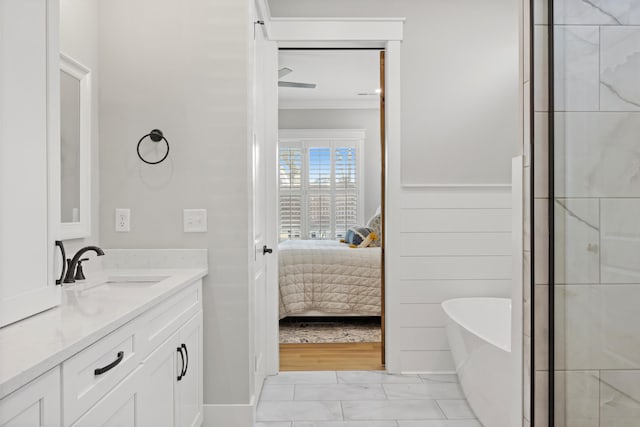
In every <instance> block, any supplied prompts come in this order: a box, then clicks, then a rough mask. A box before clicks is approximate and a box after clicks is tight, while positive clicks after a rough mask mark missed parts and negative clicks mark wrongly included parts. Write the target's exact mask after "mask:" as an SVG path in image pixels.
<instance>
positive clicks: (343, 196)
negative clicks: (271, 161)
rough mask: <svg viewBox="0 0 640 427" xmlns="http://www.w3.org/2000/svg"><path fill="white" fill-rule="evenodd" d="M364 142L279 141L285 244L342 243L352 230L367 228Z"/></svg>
mask: <svg viewBox="0 0 640 427" xmlns="http://www.w3.org/2000/svg"><path fill="white" fill-rule="evenodd" d="M362 139H364V138H362ZM361 142H362V140H361V139H355V138H354V139H338V138H335V139H325V138H315V139H314V138H310V139H309V140H306V139H303V138H300V139H288V140H285V141H283V140H281V141H280V143H279V154H278V155H279V163H280V168H279V171H280V172H279V173H280V176H279V189H280V191H279V194H280V195H279V197H280V200H279V204H280V206H279V209H280V212H279V220H280V241H282V240H288V239H320V240H322V239H338V240H339V239H344V238H345V236H346V233H347V230H348V229H349V228H350V227H354V226H357V225H362V224H361V222H362V212H361V205H362V200H361V189H362V184H363V183H362V182H361V178H360V177H361V172H362V171H360V170H359V168H360V165H362V164H363V163H362V161H363V159H362V158H360V155H361V154H360V153H361V150H360V148H359V147H360V144H361Z"/></svg>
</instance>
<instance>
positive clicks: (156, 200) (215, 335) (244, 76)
mask: <svg viewBox="0 0 640 427" xmlns="http://www.w3.org/2000/svg"><path fill="white" fill-rule="evenodd" d="M99 17H100V51H99V53H100V66H101V85H100V86H101V90H100V166H101V167H100V171H101V185H100V193H101V206H100V212H101V219H102V220H101V229H100V230H101V239H102V241H101V242H102V244H103V246H104V247H106V248H167V247H168V248H208V249H209V275H208V276H207V277H206V278H205V280H204V399H205V403H206V404H213V405H215V404H219V405H223V404H247V403H248V402H249V399H250V394H251V393H250V371H251V369H250V366H251V365H250V361H249V360H250V356H249V324H248V322H249V312H248V310H249V309H248V306H249V301H248V283H249V271H250V265H249V255H250V244H249V238H250V236H249V234H250V228H249V224H250V221H251V218H250V211H251V199H250V197H251V193H250V189H251V186H250V184H251V182H250V176H251V175H250V172H251V168H250V167H249V165H250V162H249V159H250V147H251V145H250V139H249V137H248V123H250V121H251V117H250V114H251V113H250V112H251V103H250V95H251V93H252V92H251V91H250V90H249V89H248V87H249V84H250V82H251V79H252V77H251V74H250V71H249V70H251V67H252V65H251V56H250V50H249V47H250V46H251V43H252V39H251V38H252V36H253V25H252V24H251V15H250V3H249V1H238V0H188V1H157V0H110V1H101V2H100V5H99ZM154 128H159V129H161V130H162V131H163V132H164V134H165V136H166V137H167V139H168V140H169V143H170V144H171V152H170V154H169V157H168V159H167V160H166V161H165V162H163V163H161V164H158V165H155V166H150V165H146V164H144V163H143V162H142V161H141V160H139V159H138V156H137V154H136V144H137V142H138V140H139V138H140V137H142V136H143V135H145V134H147V133H149V131H150V130H151V129H154ZM115 208H129V209H131V232H130V233H115V232H114V219H113V218H114V209H115ZM184 208H206V209H207V211H208V230H209V231H208V232H207V233H183V212H182V211H183V209H184Z"/></svg>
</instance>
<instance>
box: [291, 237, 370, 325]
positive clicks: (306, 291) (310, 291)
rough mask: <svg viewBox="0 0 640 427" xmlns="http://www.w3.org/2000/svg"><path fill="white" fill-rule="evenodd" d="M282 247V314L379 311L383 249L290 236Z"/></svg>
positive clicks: (365, 312) (364, 312) (368, 313)
mask: <svg viewBox="0 0 640 427" xmlns="http://www.w3.org/2000/svg"><path fill="white" fill-rule="evenodd" d="M278 250H279V267H280V273H279V275H280V318H283V317H286V316H289V315H295V314H297V313H302V312H305V311H308V310H319V311H322V312H325V313H334V314H336V315H340V314H360V315H368V316H378V315H380V287H381V283H380V264H381V259H380V248H356V249H352V248H350V247H349V246H348V245H346V244H344V243H340V242H336V241H332V240H287V241H284V242H282V243H280V245H278Z"/></svg>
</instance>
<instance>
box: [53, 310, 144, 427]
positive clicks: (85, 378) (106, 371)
mask: <svg viewBox="0 0 640 427" xmlns="http://www.w3.org/2000/svg"><path fill="white" fill-rule="evenodd" d="M137 327H139V324H138V322H137V321H136V320H134V321H132V322H129V323H127V324H126V325H124V326H122V327H121V328H119V329H117V330H115V331H114V332H112V333H111V334H109V335H107V336H105V337H103V338H102V339H100V340H99V341H97V342H95V343H94V344H92V345H91V346H89V347H87V348H85V349H84V350H82V351H81V352H80V353H78V354H76V355H75V356H73V357H71V358H70V359H67V360H66V361H64V362H63V363H62V396H63V409H64V412H63V413H64V425H65V426H68V425H70V424H71V423H72V422H74V421H75V420H76V419H78V418H79V417H80V416H81V415H82V414H83V413H85V412H86V411H87V410H88V409H89V408H91V407H92V406H93V405H94V404H95V403H96V402H97V401H98V400H100V399H101V398H102V397H103V396H104V395H106V394H107V393H108V392H109V390H111V389H112V388H113V387H114V386H115V385H116V384H118V382H119V381H120V380H122V379H123V378H124V377H126V376H127V374H129V373H130V372H131V371H133V369H134V368H135V367H136V366H138V365H139V363H140V361H141V359H142V358H141V355H140V349H139V344H138V343H139V337H138V335H137V331H136V329H137Z"/></svg>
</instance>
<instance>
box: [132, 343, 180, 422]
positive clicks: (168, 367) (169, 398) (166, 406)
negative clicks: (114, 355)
mask: <svg viewBox="0 0 640 427" xmlns="http://www.w3.org/2000/svg"><path fill="white" fill-rule="evenodd" d="M178 348H179V341H178V332H176V333H175V334H173V335H172V336H171V337H170V338H168V339H167V340H166V341H165V342H164V343H163V344H161V345H160V346H159V347H158V348H157V349H156V350H155V351H154V352H153V353H151V355H150V356H149V357H148V358H146V359H145V360H144V361H143V362H142V364H143V369H142V372H143V381H142V388H141V389H140V425H142V426H154V427H173V426H175V421H176V410H175V397H176V395H177V392H176V384H177V378H178V375H179V374H180V372H182V368H183V364H182V363H183V361H182V357H180V355H179V353H178V351H177V349H178Z"/></svg>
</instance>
